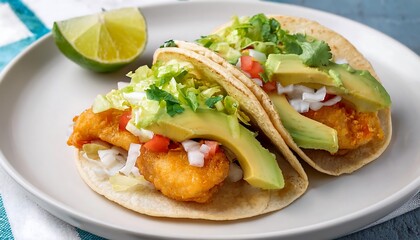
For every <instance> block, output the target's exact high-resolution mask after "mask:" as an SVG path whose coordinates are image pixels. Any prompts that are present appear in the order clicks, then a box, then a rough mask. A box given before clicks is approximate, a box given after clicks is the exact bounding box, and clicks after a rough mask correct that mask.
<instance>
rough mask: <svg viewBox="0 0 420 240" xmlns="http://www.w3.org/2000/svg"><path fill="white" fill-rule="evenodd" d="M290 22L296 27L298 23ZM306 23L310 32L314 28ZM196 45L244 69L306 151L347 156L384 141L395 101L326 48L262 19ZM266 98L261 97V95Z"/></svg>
mask: <svg viewBox="0 0 420 240" xmlns="http://www.w3.org/2000/svg"><path fill="white" fill-rule="evenodd" d="M289 21H290V22H291V25H293V24H294V23H295V22H298V21H299V19H292V20H289ZM304 23H305V25H304V24H302V26H306V27H308V32H310V31H309V28H310V27H311V24H313V23H311V22H309V21H305V22H304ZM296 25H298V24H296ZM302 29H303V28H300V29H299V30H298V31H302ZM303 31H305V30H304V29H303ZM319 32H321V31H320V30H319ZM197 42H198V43H199V44H201V45H202V46H204V47H206V48H209V49H210V50H212V51H214V52H216V53H217V54H218V55H219V56H221V57H223V58H224V59H225V60H227V61H228V62H229V63H230V64H232V65H234V66H235V67H236V68H237V69H240V70H241V71H242V73H244V74H245V75H246V76H247V77H248V78H249V79H250V80H252V81H253V82H254V84H255V85H258V86H259V87H260V89H261V90H263V91H264V92H265V93H266V94H267V95H268V96H269V97H270V100H271V102H272V103H273V105H274V108H275V110H276V111H277V113H278V114H279V116H280V120H281V122H282V124H283V126H284V128H285V129H286V130H287V131H288V133H289V134H290V135H291V137H292V138H293V141H294V143H295V144H296V145H297V146H298V147H299V148H302V149H308V150H323V151H326V152H328V153H329V154H331V155H342V154H346V153H347V152H349V151H351V150H356V149H359V148H361V147H363V146H366V145H368V144H371V143H372V142H381V141H384V138H385V136H384V135H385V133H384V130H383V127H382V126H381V120H380V118H379V117H378V111H381V110H386V109H388V108H389V107H390V105H391V100H390V96H389V94H388V93H387V92H386V90H385V89H384V87H383V86H382V85H381V84H380V82H379V81H378V80H377V79H375V77H374V76H373V75H372V74H371V72H369V71H368V70H358V69H354V68H353V67H351V66H350V65H349V64H348V63H347V60H346V59H337V58H336V59H334V58H335V56H333V54H332V51H331V48H330V46H329V45H328V43H327V42H325V41H323V40H319V39H317V38H315V37H312V36H310V35H306V34H304V33H295V34H291V33H290V32H289V31H287V30H285V29H282V28H281V26H280V23H279V21H277V20H276V19H275V18H268V17H267V16H265V15H263V14H258V15H255V16H252V17H242V18H238V17H234V18H233V20H232V22H231V23H230V24H228V25H225V26H224V27H222V28H221V29H219V30H218V31H216V32H215V33H214V34H211V35H208V36H204V37H201V38H200V39H198V40H197ZM334 47H337V46H334ZM216 61H217V60H216ZM219 63H220V62H219ZM248 86H249V87H250V88H252V86H250V85H248ZM259 91H260V90H258V91H254V94H256V95H261V94H260V93H259ZM263 104H264V103H263ZM386 134H388V133H386ZM302 155H303V153H302Z"/></svg>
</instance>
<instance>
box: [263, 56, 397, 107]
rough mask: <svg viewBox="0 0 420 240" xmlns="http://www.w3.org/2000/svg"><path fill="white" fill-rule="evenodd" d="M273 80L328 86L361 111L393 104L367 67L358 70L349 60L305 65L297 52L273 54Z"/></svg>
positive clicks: (270, 65)
mask: <svg viewBox="0 0 420 240" xmlns="http://www.w3.org/2000/svg"><path fill="white" fill-rule="evenodd" d="M265 67H266V70H267V74H268V76H269V78H270V80H275V81H279V82H280V83H281V84H282V85H283V86H287V85H289V84H302V85H305V86H308V87H311V88H320V87H322V86H326V87H327V91H328V92H330V93H333V94H336V95H339V96H341V97H342V98H343V99H345V100H346V101H347V102H349V103H351V104H352V105H353V106H354V107H355V109H356V110H358V111H361V112H376V111H378V110H380V109H383V108H387V107H389V106H390V105H391V98H390V96H389V94H388V93H387V91H386V90H385V88H384V87H383V86H382V85H381V83H380V82H379V81H377V80H376V79H375V78H374V77H373V76H372V75H371V74H370V73H369V71H366V70H363V71H362V70H355V69H353V68H351V67H350V66H349V65H348V64H336V63H333V62H330V64H328V65H327V66H323V67H319V68H312V67H308V66H306V65H305V64H304V63H303V62H302V60H301V59H300V58H299V56H298V55H295V54H271V55H270V56H269V57H268V59H267V61H266V65H265Z"/></svg>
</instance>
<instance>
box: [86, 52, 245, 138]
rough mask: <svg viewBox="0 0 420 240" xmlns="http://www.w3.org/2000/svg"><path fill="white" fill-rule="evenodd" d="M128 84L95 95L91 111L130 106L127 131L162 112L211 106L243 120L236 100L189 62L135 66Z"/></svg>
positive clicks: (168, 112)
mask: <svg viewBox="0 0 420 240" xmlns="http://www.w3.org/2000/svg"><path fill="white" fill-rule="evenodd" d="M127 76H128V77H130V78H131V81H130V83H129V84H124V85H121V84H120V85H121V86H122V87H121V88H120V89H117V90H112V91H110V92H109V93H107V94H105V95H98V96H97V97H96V99H95V101H94V104H93V110H94V112H102V111H106V110H108V109H110V108H114V109H119V110H127V109H131V119H130V122H129V125H128V126H130V129H131V130H129V131H131V132H132V131H134V130H135V129H134V128H137V129H144V128H146V127H147V126H149V125H150V124H152V123H153V122H155V121H156V120H157V119H158V118H159V117H160V116H161V115H162V114H168V115H170V116H175V115H176V114H182V112H184V110H185V109H186V108H190V109H191V110H193V111H196V110H197V109H198V108H211V109H215V110H216V111H222V112H224V113H227V114H229V115H232V116H233V117H234V118H235V119H236V121H237V122H239V121H242V122H244V123H247V122H248V121H249V120H247V119H248V118H247V116H246V115H245V114H244V113H242V112H240V111H239V103H238V101H237V100H236V99H234V98H233V97H231V96H229V95H228V94H227V93H226V92H225V91H224V89H223V88H221V86H220V85H218V83H217V82H216V81H214V80H211V79H201V75H200V72H199V71H198V70H197V69H195V67H194V66H193V65H192V64H191V63H189V62H182V61H177V60H170V61H168V62H157V63H155V64H154V65H153V66H152V67H151V68H149V67H148V66H142V67H139V68H138V69H137V70H135V71H134V72H129V73H128V74H127Z"/></svg>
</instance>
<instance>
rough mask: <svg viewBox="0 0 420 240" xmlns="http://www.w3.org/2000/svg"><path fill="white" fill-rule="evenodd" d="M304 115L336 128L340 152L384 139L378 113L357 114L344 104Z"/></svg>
mask: <svg viewBox="0 0 420 240" xmlns="http://www.w3.org/2000/svg"><path fill="white" fill-rule="evenodd" d="M303 115H305V116H306V117H309V118H311V119H313V120H316V121H318V122H321V123H323V124H325V125H327V126H329V127H331V128H334V129H335V130H336V131H337V137H338V145H339V149H340V150H349V149H357V148H359V147H360V146H362V145H365V144H367V143H369V142H370V141H372V140H375V139H376V140H382V139H383V138H384V133H383V131H382V128H381V124H380V121H379V118H378V116H377V113H372V112H357V111H356V110H355V109H353V108H349V107H346V106H345V105H344V104H335V105H333V106H324V107H322V108H321V109H319V110H317V111H312V110H310V111H309V112H306V113H303Z"/></svg>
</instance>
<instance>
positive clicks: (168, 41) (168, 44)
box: [159, 39, 178, 48]
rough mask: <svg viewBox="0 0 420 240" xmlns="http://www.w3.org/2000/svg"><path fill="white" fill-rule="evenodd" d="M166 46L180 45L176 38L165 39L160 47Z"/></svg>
mask: <svg viewBox="0 0 420 240" xmlns="http://www.w3.org/2000/svg"><path fill="white" fill-rule="evenodd" d="M166 47H178V46H177V45H176V43H175V41H174V40H172V39H171V40H167V41H165V42H164V43H163V44H162V45H161V46H160V47H159V48H166Z"/></svg>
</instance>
